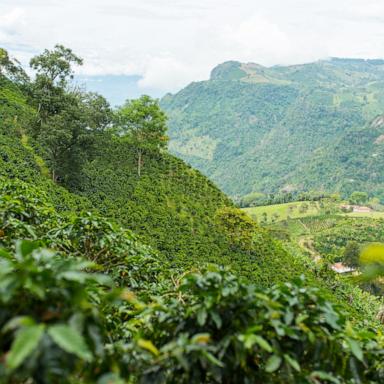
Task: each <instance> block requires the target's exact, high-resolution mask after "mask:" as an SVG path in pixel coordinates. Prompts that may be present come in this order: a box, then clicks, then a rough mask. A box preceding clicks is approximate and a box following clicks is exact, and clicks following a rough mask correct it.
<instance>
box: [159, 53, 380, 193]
mask: <svg viewBox="0 0 384 384" xmlns="http://www.w3.org/2000/svg"><path fill="white" fill-rule="evenodd" d="M383 82H384V62H383V61H382V60H361V59H356V60H355V59H330V60H325V61H318V62H315V63H310V64H303V65H294V66H288V67H283V66H275V67H271V68H267V67H263V66H261V65H257V64H251V63H248V64H241V63H238V62H227V63H224V64H222V65H219V66H218V67H216V68H215V69H214V70H213V71H212V74H211V78H210V80H208V81H203V82H198V83H192V84H190V85H189V86H187V87H186V88H185V89H183V90H181V91H180V92H178V93H177V94H175V95H167V96H165V97H164V98H163V99H162V101H161V106H162V108H164V110H165V111H166V112H167V114H168V116H169V126H170V131H169V135H170V138H171V141H170V150H171V152H173V153H175V154H177V155H178V156H181V157H182V158H183V159H185V160H187V161H188V162H189V163H190V164H192V165H193V166H195V167H196V168H198V169H200V170H201V171H202V172H203V173H204V174H206V175H208V176H209V177H210V178H211V179H212V180H213V181H214V182H216V183H217V184H218V185H219V186H220V187H221V188H223V190H224V191H225V192H227V193H229V194H230V195H245V194H249V193H251V192H262V193H276V192H279V191H282V190H288V191H305V190H311V189H318V190H325V191H327V192H330V191H340V192H342V193H343V194H349V193H350V192H351V191H354V190H359V189H360V190H366V191H369V192H370V193H371V194H372V195H380V198H382V199H383V198H384V195H382V190H383V180H382V178H381V176H380V174H379V173H378V172H376V171H374V170H372V168H374V169H378V168H380V164H381V161H382V160H381V158H382V154H381V150H380V148H381V147H380V141H381V139H380V136H381V135H382V132H381V130H380V124H376V123H372V124H373V125H369V124H370V123H371V122H372V121H373V120H374V119H375V118H376V117H377V116H379V115H381V114H382V113H383V111H384V97H383ZM376 122H378V120H376ZM361 136H362V137H361ZM360 137H361V138H360ZM340 152H341V153H340Z"/></svg>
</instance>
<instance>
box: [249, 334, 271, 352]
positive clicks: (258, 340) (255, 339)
mask: <svg viewBox="0 0 384 384" xmlns="http://www.w3.org/2000/svg"><path fill="white" fill-rule="evenodd" d="M242 340H243V341H244V347H245V348H246V349H250V348H252V347H253V346H254V345H255V344H257V345H258V346H259V347H261V348H262V349H264V350H265V351H267V352H272V347H271V346H270V344H269V343H268V341H267V340H265V339H264V338H262V337H261V336H258V335H244V336H242Z"/></svg>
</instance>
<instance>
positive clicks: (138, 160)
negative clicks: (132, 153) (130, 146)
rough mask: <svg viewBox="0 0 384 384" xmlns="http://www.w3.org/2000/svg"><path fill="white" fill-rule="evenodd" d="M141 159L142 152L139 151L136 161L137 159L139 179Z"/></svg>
mask: <svg viewBox="0 0 384 384" xmlns="http://www.w3.org/2000/svg"><path fill="white" fill-rule="evenodd" d="M141 157H142V152H141V150H139V152H138V159H137V174H138V175H139V177H140V176H141Z"/></svg>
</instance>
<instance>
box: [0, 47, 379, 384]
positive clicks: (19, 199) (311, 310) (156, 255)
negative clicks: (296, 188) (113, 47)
mask: <svg viewBox="0 0 384 384" xmlns="http://www.w3.org/2000/svg"><path fill="white" fill-rule="evenodd" d="M0 53H1V62H0V116H1V119H0V308H1V310H0V382H1V383H4V384H15V383H31V384H40V383H41V384H56V383H60V384H74V383H99V384H102V383H121V384H128V383H149V382H150V383H154V384H165V383H179V384H187V383H188V384H198V383H199V384H200V383H206V384H212V383H244V384H245V383H251V382H257V383H259V382H262V383H266V384H276V383H292V384H293V383H297V382H302V383H304V382H325V381H328V382H330V381H332V382H339V383H342V382H343V383H344V382H345V383H346V382H348V383H349V382H370V383H380V382H382V373H383V361H382V360H383V359H382V356H383V354H384V344H383V340H382V338H381V337H380V335H381V334H382V330H381V328H382V325H381V324H380V323H379V321H378V320H379V318H377V319H376V315H377V313H378V312H379V306H380V304H381V300H380V299H378V298H375V297H373V296H372V295H370V294H369V293H366V292H363V291H361V290H360V288H358V287H357V286H355V285H354V283H352V282H351V281H349V280H347V279H339V278H338V277H337V276H336V275H335V273H333V272H332V271H331V270H329V268H327V264H326V263H324V264H323V263H321V264H319V263H317V262H315V261H314V260H312V259H311V256H310V255H307V254H306V253H304V252H303V250H300V248H299V244H296V246H294V244H293V243H290V242H289V241H288V237H287V236H285V239H286V241H287V242H286V244H284V243H282V242H281V241H280V240H278V236H277V234H278V233H281V234H283V232H284V228H282V230H280V231H279V229H278V228H275V232H274V233H275V234H273V233H272V232H270V231H269V230H268V229H267V228H264V227H261V226H259V225H257V224H256V222H254V221H253V220H252V219H251V218H250V217H249V216H247V215H246V214H245V213H244V212H243V211H241V210H239V209H237V208H235V207H234V206H233V204H232V202H231V200H230V199H229V198H228V197H227V196H226V195H225V194H224V193H223V192H221V191H220V190H219V189H218V188H217V187H216V186H215V185H214V184H213V183H212V182H211V181H209V180H208V179H207V178H206V177H205V176H204V175H202V174H201V173H200V172H199V171H196V170H195V169H193V168H192V167H190V166H189V165H187V164H185V163H184V162H183V161H182V160H180V159H177V158H176V157H174V156H173V155H171V154H169V153H168V151H167V148H166V143H167V136H166V135H165V134H164V133H165V131H166V126H165V125H164V121H165V118H164V114H163V112H162V111H161V110H160V109H159V106H158V103H157V101H156V100H153V99H151V98H149V97H147V96H144V97H141V98H140V99H138V100H135V101H134V102H131V103H128V104H126V105H125V106H124V107H123V108H122V109H117V110H112V109H111V108H110V107H109V105H108V103H107V102H106V100H105V99H104V98H102V97H101V96H99V95H95V94H88V93H86V92H85V91H81V90H80V91H79V90H78V89H75V91H74V90H73V87H72V84H71V83H70V72H68V68H70V64H71V62H72V61H75V62H76V61H79V59H78V58H77V57H76V56H75V55H74V54H73V52H72V51H71V50H69V49H67V48H65V47H63V46H61V45H57V46H55V48H54V51H48V50H46V51H44V53H43V54H42V55H40V56H38V57H37V58H34V59H32V62H34V63H39V64H38V65H37V75H36V76H35V78H34V80H30V79H28V77H27V75H26V74H25V73H24V72H23V71H22V70H21V69H20V68H19V67H17V65H16V64H17V63H15V62H12V61H10V60H9V58H8V56H7V53H6V52H5V51H4V50H3V51H1V50H0ZM63 63H64V64H63ZM58 64H60V65H59V67H61V68H64V69H63V71H62V72H60V76H61V80H60V81H55V78H56V76H57V74H56V72H55V71H54V72H53V75H52V71H51V70H52V66H53V67H54V68H57V67H58ZM39 66H43V67H42V68H41V67H39ZM35 68H36V67H35ZM39 68H40V69H39ZM41 69H43V70H41ZM47 69H48V71H47ZM4 73H5V74H6V75H7V76H8V77H7V76H5V75H4ZM52 76H53V77H52ZM378 123H379V122H378V121H376V125H377V124H378ZM135 129H136V130H137V131H138V132H137V131H135ZM142 137H144V138H145V140H140V139H141V138H142ZM308 225H309V223H308ZM302 227H303V225H302ZM373 227H376V226H373ZM356 229H357V228H356ZM367 230H368V229H367ZM285 233H286V234H288V232H287V231H285ZM325 240H326V239H325ZM323 243H324V240H323V241H322V242H321V244H323ZM286 247H287V248H286ZM379 315H380V318H381V317H382V312H379Z"/></svg>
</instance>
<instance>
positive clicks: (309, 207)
mask: <svg viewBox="0 0 384 384" xmlns="http://www.w3.org/2000/svg"><path fill="white" fill-rule="evenodd" d="M244 211H245V212H247V213H248V215H250V216H251V217H252V218H253V219H255V220H257V221H261V220H263V216H264V217H265V214H267V221H268V222H271V221H280V220H286V219H287V218H288V217H290V218H291V219H297V218H300V217H307V216H314V215H317V214H319V213H320V208H319V205H318V203H317V202H307V201H295V202H292V203H286V204H274V205H266V206H261V207H251V208H244Z"/></svg>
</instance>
